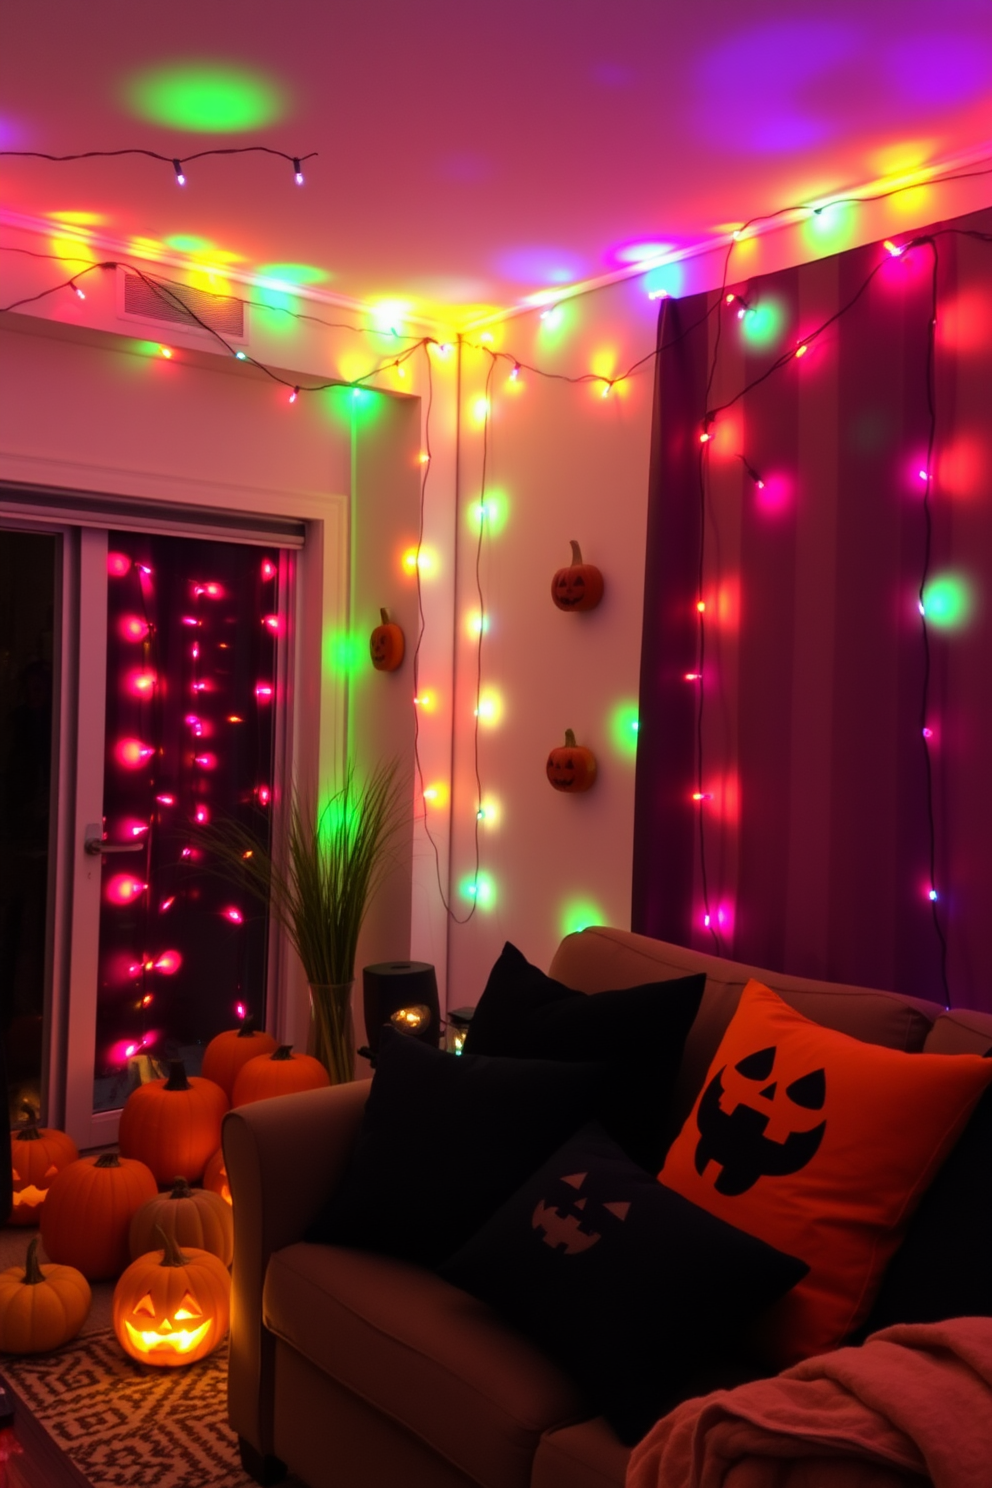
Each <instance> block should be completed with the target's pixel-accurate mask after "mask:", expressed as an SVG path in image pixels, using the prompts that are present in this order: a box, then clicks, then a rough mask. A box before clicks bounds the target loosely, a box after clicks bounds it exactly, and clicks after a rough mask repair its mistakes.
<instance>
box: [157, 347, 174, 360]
mask: <svg viewBox="0 0 992 1488" xmlns="http://www.w3.org/2000/svg"><path fill="white" fill-rule="evenodd" d="M159 351H160V352H161V353H162V355H163V356H164V357H165V360H166V361H167V362H168V361H170V360H171V358H172V347H171V346H160V347H159Z"/></svg>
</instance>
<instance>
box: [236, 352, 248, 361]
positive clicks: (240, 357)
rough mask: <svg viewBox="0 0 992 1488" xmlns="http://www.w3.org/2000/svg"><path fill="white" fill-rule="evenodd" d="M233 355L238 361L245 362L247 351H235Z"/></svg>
mask: <svg viewBox="0 0 992 1488" xmlns="http://www.w3.org/2000/svg"><path fill="white" fill-rule="evenodd" d="M234 355H235V356H236V357H237V359H238V361H239V362H246V361H247V360H248V353H247V352H246V351H236V352H235V353H234Z"/></svg>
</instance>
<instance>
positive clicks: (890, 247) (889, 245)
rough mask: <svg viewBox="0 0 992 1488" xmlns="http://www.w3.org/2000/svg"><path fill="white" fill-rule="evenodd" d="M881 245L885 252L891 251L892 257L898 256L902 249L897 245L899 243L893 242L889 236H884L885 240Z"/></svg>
mask: <svg viewBox="0 0 992 1488" xmlns="http://www.w3.org/2000/svg"><path fill="white" fill-rule="evenodd" d="M882 247H883V248H884V249H885V250H886V252H887V253H891V255H892V257H893V258H898V257H899V256H900V254H901V253H902V251H903V250H902V249H901V248H900V247H899V245H898V244H897V243H893V242H892V240H891V239H890V238H886V240H885V242H884V243H883V244H882Z"/></svg>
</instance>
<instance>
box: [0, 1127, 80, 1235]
mask: <svg viewBox="0 0 992 1488" xmlns="http://www.w3.org/2000/svg"><path fill="white" fill-rule="evenodd" d="M26 1110H27V1112H28V1116H29V1121H28V1124H27V1125H26V1126H21V1127H18V1128H16V1130H14V1131H12V1132H11V1134H10V1162H11V1176H12V1178H13V1189H14V1191H13V1204H12V1207H11V1212H10V1223H11V1224H15V1225H32V1224H38V1223H39V1222H40V1220H41V1206H42V1205H43V1204H44V1202H45V1200H46V1199H47V1198H48V1189H49V1186H50V1184H51V1182H52V1179H53V1178H54V1177H55V1176H56V1175H57V1174H58V1173H60V1172H61V1171H62V1169H63V1168H65V1167H68V1166H69V1164H70V1163H73V1162H75V1161H76V1159H77V1158H78V1157H79V1151H78V1149H77V1147H76V1144H75V1142H74V1141H73V1140H72V1138H71V1137H68V1136H66V1134H65V1132H60V1131H56V1130H55V1128H53V1127H43V1126H42V1127H40V1126H38V1124H37V1116H36V1113H35V1112H34V1109H33V1108H32V1107H30V1106H27V1107H26Z"/></svg>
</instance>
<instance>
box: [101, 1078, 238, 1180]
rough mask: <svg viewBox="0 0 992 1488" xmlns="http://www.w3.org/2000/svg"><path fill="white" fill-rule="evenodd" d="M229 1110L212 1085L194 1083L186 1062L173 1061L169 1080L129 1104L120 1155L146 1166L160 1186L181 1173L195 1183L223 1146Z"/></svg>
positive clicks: (139, 1092)
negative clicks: (223, 1125)
mask: <svg viewBox="0 0 992 1488" xmlns="http://www.w3.org/2000/svg"><path fill="white" fill-rule="evenodd" d="M229 1104H230V1103H229V1101H228V1099H227V1096H226V1095H225V1094H224V1092H223V1090H221V1088H220V1086H219V1085H215V1084H214V1082H213V1080H205V1079H204V1078H203V1076H202V1075H193V1076H192V1078H189V1077H188V1076H187V1074H186V1071H185V1069H184V1067H183V1064H182V1061H181V1060H179V1059H177V1060H174V1061H173V1062H172V1064H171V1066H170V1073H169V1078H168V1079H167V1080H149V1081H148V1082H147V1083H146V1084H144V1085H139V1086H138V1088H137V1089H136V1090H132V1091H131V1094H130V1095H129V1096H128V1098H127V1100H126V1101H125V1102H124V1109H123V1111H122V1112H121V1124H120V1129H119V1132H118V1140H119V1142H120V1147H121V1152H122V1153H123V1154H124V1155H125V1156H126V1157H138V1158H140V1159H141V1161H142V1162H143V1163H147V1164H148V1166H149V1167H150V1168H151V1170H152V1172H153V1173H154V1174H155V1178H156V1181H157V1182H159V1183H171V1182H172V1178H173V1175H174V1174H176V1173H181V1174H182V1175H183V1177H184V1178H186V1179H188V1180H189V1181H190V1182H195V1180H196V1179H197V1178H200V1177H202V1176H203V1170H204V1168H205V1167H206V1165H207V1160H208V1158H210V1157H211V1156H212V1155H213V1153H215V1152H216V1151H217V1148H218V1147H219V1146H220V1123H221V1118H222V1117H223V1115H224V1112H225V1111H226V1110H227V1109H228V1106H229Z"/></svg>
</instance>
